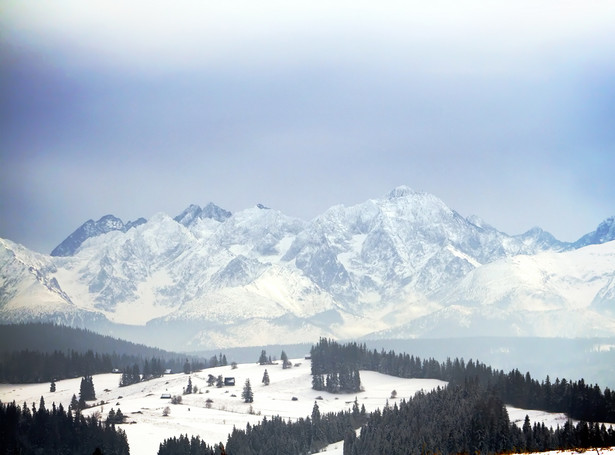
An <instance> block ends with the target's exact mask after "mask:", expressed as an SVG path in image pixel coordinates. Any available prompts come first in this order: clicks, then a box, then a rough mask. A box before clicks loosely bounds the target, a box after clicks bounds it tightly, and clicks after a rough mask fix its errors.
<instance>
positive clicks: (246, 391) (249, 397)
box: [241, 379, 254, 403]
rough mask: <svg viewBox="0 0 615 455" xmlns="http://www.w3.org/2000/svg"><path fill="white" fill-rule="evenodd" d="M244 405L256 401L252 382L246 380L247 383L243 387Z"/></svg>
mask: <svg viewBox="0 0 615 455" xmlns="http://www.w3.org/2000/svg"><path fill="white" fill-rule="evenodd" d="M241 398H243V401H244V403H252V402H253V401H254V394H253V393H252V386H251V385H250V380H249V379H246V383H245V385H244V386H243V392H242V393H241Z"/></svg>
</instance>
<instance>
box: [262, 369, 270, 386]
mask: <svg viewBox="0 0 615 455" xmlns="http://www.w3.org/2000/svg"><path fill="white" fill-rule="evenodd" d="M263 384H265V385H269V373H268V372H267V369H266V368H265V373H264V374H263Z"/></svg>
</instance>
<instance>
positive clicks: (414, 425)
mask: <svg viewBox="0 0 615 455" xmlns="http://www.w3.org/2000/svg"><path fill="white" fill-rule="evenodd" d="M310 355H311V360H312V374H313V380H312V384H313V386H314V388H316V389H317V390H327V391H330V392H332V393H348V392H345V390H347V389H353V388H356V380H357V379H358V380H359V383H360V376H359V370H371V371H377V372H380V373H383V374H388V375H392V376H397V377H403V378H432V379H440V380H444V381H448V382H449V385H448V386H447V387H444V388H440V387H438V388H437V389H436V390H434V391H432V392H429V393H425V392H419V393H417V394H416V395H415V396H414V397H412V398H409V399H407V400H406V399H403V400H400V401H395V403H394V404H393V405H392V406H391V405H389V404H387V406H385V408H384V409H382V410H377V411H375V412H373V413H371V414H366V412H365V408H364V407H361V408H359V406H358V401H357V400H356V399H355V402H354V405H353V406H352V409H351V410H350V411H342V412H339V413H328V414H324V415H321V413H320V410H319V408H318V404H317V402H315V403H314V408H313V411H312V414H311V416H306V417H305V418H301V419H298V420H295V421H291V420H285V419H283V418H281V417H273V418H269V419H267V418H265V419H263V421H262V422H261V423H260V424H258V425H248V426H247V427H246V429H245V430H244V429H238V428H234V429H233V431H232V433H231V434H230V435H229V438H228V440H227V442H226V445H225V446H224V447H225V448H226V449H225V450H226V452H223V451H222V450H224V449H223V446H222V445H221V444H217V445H215V446H213V447H211V446H208V445H206V444H204V443H203V442H202V441H195V442H194V444H191V441H190V440H189V439H188V437H182V438H180V439H177V438H174V439H173V441H171V440H167V441H165V443H163V444H161V447H160V451H159V454H160V455H173V454H179V453H194V454H204V455H209V454H220V453H228V454H232V455H248V454H272V453H289V454H291V453H292V454H308V453H315V452H318V451H320V450H321V449H322V448H323V447H325V446H327V445H328V444H331V443H334V442H338V441H341V440H343V441H344V449H343V450H344V455H363V454H366V455H367V454H374V453H386V454H387V455H395V454H408V453H443V454H458V453H474V454H495V453H514V452H527V451H545V450H559V449H570V448H580V449H587V448H590V447H605V446H613V445H615V430H613V428H612V427H611V426H610V425H609V426H608V427H607V425H605V424H604V423H596V422H605V421H609V420H610V421H613V420H612V416H613V415H614V414H613V412H615V404H614V403H613V401H612V400H613V395H612V393H611V392H610V390H609V389H608V388H607V389H605V391H604V393H603V392H602V391H601V390H600V388H599V387H598V386H588V385H585V383H584V381H583V380H579V381H569V380H559V379H556V380H555V382H553V383H551V381H550V380H549V378H547V379H546V380H544V381H542V382H538V381H536V380H534V379H532V378H531V377H530V375H529V374H525V375H523V374H521V373H520V372H519V371H518V370H513V371H511V372H510V373H508V374H505V373H504V372H503V371H497V370H493V369H492V368H491V367H489V366H486V365H484V364H482V363H480V362H476V361H472V360H470V361H468V362H467V363H466V362H465V361H464V360H463V359H455V360H450V359H449V360H447V361H446V362H444V363H440V362H437V361H435V360H433V359H427V360H421V359H420V358H418V357H414V356H411V355H407V354H395V352H393V351H389V352H384V351H381V352H378V351H375V350H373V351H369V350H367V349H366V348H365V346H364V345H358V344H356V343H349V344H345V345H342V344H339V343H337V342H335V341H331V340H327V339H321V340H320V341H319V343H318V344H316V345H315V346H313V347H312V349H311V352H310ZM342 384H347V387H346V386H343V385H342ZM359 389H360V386H359ZM359 391H360V390H359ZM352 393H355V390H353V391H352ZM506 404H512V405H515V406H519V407H525V408H527V409H544V410H549V411H554V412H566V413H568V415H569V416H570V414H572V413H574V414H577V417H574V418H575V419H578V420H580V422H579V423H578V424H577V425H574V424H573V423H572V422H571V420H568V421H567V422H566V423H565V424H564V425H563V426H562V427H559V426H558V427H557V428H547V427H546V426H545V425H544V424H538V423H534V424H532V422H530V420H529V418H528V417H526V419H525V422H524V424H523V426H522V427H518V426H517V425H515V424H513V423H511V422H510V420H509V416H508V412H507V410H506V406H505V405H506ZM578 415H587V416H593V417H592V418H591V419H584V418H582V417H581V418H580V417H578ZM594 419H595V420H594ZM588 420H590V421H591V422H589V421H588ZM358 428H361V430H360V433H359V435H358V436H357V431H356V430H357V429H358Z"/></svg>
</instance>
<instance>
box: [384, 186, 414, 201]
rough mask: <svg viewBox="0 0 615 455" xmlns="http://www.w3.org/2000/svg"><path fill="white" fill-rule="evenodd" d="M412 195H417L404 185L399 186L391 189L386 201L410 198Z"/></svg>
mask: <svg viewBox="0 0 615 455" xmlns="http://www.w3.org/2000/svg"><path fill="white" fill-rule="evenodd" d="M413 194H418V191H414V190H413V189H412V188H410V187H409V186H406V185H400V186H398V187H395V188H393V189H392V190H391V191H389V193H388V194H387V199H397V198H402V197H407V196H412V195H413Z"/></svg>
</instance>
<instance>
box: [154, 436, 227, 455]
mask: <svg viewBox="0 0 615 455" xmlns="http://www.w3.org/2000/svg"><path fill="white" fill-rule="evenodd" d="M158 455H226V452H225V450H224V445H223V444H222V443H220V444H215V445H214V446H213V447H211V446H209V445H208V444H205V441H202V440H201V438H199V437H198V436H192V437H190V438H189V437H188V435H185V436H184V435H181V436H179V437H172V438H169V439H165V440H164V442H162V443H161V444H160V448H159V449H158Z"/></svg>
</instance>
